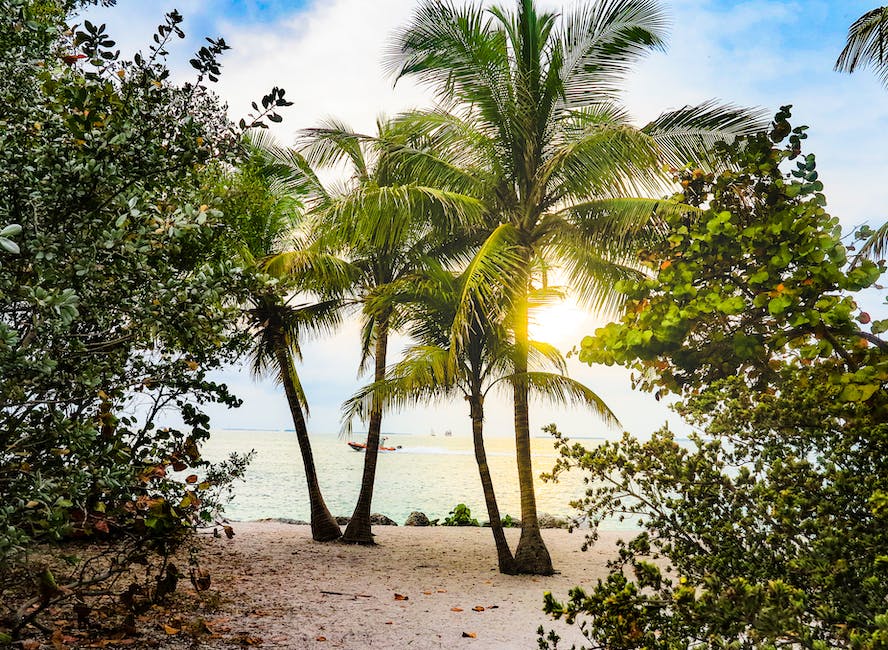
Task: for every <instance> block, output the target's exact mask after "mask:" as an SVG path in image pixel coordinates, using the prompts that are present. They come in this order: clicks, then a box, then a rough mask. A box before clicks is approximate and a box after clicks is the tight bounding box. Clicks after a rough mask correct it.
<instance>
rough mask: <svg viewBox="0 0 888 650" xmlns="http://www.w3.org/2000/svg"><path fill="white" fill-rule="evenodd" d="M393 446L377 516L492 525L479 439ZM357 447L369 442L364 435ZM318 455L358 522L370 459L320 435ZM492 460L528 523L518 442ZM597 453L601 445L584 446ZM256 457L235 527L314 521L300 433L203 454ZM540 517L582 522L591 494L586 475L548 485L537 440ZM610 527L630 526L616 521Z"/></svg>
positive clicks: (249, 437) (380, 472)
mask: <svg viewBox="0 0 888 650" xmlns="http://www.w3.org/2000/svg"><path fill="white" fill-rule="evenodd" d="M385 435H386V436H387V440H386V442H385V444H386V446H392V447H394V446H397V445H400V446H401V449H398V450H397V451H391V452H381V453H380V454H379V462H378V465H377V472H376V484H375V488H374V492H373V512H379V513H382V514H384V515H386V516H388V517H390V518H392V519H394V520H395V521H396V522H397V523H398V524H399V525H400V524H403V523H404V520H405V519H406V518H407V516H408V515H409V514H410V513H411V512H413V511H414V510H418V511H420V512H423V513H425V514H426V515H427V516H428V517H429V519H436V518H437V519H441V520H443V519H444V518H445V517H446V516H447V515H448V513H449V512H450V511H451V510H452V509H453V507H454V506H455V505H456V504H458V503H465V504H466V505H467V506H469V508H470V509H471V511H472V516H473V517H475V518H476V519H478V520H479V521H484V520H486V519H488V517H487V509H486V507H485V505H484V497H483V494H482V491H481V480H480V478H479V476H478V467H477V465H476V463H475V455H474V451H473V447H472V440H471V438H469V437H467V436H465V435H463V436H453V437H447V436H444V435H443V434H442V433H438V434H437V435H431V434H425V435H411V434H385ZM353 440H355V441H358V442H363V439H362V438H361V437H360V436H355V437H353ZM311 441H312V450H313V452H314V457H315V463H316V465H317V469H318V478H319V481H320V484H321V490H322V492H323V494H324V500H325V501H326V503H327V506H328V508H329V509H330V511H331V512H332V513H333V514H334V515H337V516H338V515H344V516H350V515H351V514H352V510H353V508H354V505H355V501H356V500H357V496H358V491H359V488H360V482H361V474H362V470H363V465H364V453H363V452H356V451H354V450H352V449H351V448H350V447H349V446H348V445H347V444H346V441H345V440H344V439H343V438H340V437H339V436H338V435H335V434H327V435H324V434H315V435H312V438H311ZM485 442H486V449H487V458H488V464H489V465H490V472H491V475H492V477H493V483H494V489H495V491H496V496H497V502H498V504H499V509H500V514H501V515H502V516H505V515H506V514H509V515H511V516H512V517H514V518H516V519H517V518H520V515H521V508H520V501H519V494H518V474H517V468H516V465H515V442H514V440H513V439H509V438H491V439H489V440H486V441H485ZM578 442H582V443H583V444H585V445H587V446H596V445H598V444H599V443H600V442H601V441H600V440H595V439H587V440H578ZM250 450H255V457H254V459H253V462H252V463H251V464H250V467H249V469H248V470H247V473H246V476H245V478H244V480H243V481H242V482H240V481H239V482H237V483H236V485H235V487H234V499H233V500H232V501H231V503H230V504H229V505H228V506H227V507H226V510H225V513H226V516H227V517H228V518H230V519H232V520H238V521H250V520H256V519H265V518H285V519H302V520H308V519H309V507H308V499H307V490H306V486H305V475H304V472H303V469H302V457H301V455H300V453H299V446H298V443H297V442H296V434H295V433H294V432H293V431H244V430H225V429H223V430H214V431H213V432H212V435H211V437H210V439H209V441H207V442H206V443H205V445H204V447H203V451H204V457H205V458H207V459H208V460H211V461H218V460H221V459H224V458H226V457H227V456H228V454H230V453H231V452H241V453H243V452H248V451H250ZM531 450H532V454H533V464H534V465H533V469H534V475H535V476H536V477H537V479H536V496H537V510H538V512H540V513H549V514H552V515H557V516H571V515H575V514H576V511H574V510H573V509H572V508H571V507H570V505H569V504H570V501H571V500H572V499H576V498H579V497H581V496H582V495H583V493H584V490H585V486H584V483H583V476H582V475H581V474H580V473H579V472H569V473H567V474H565V475H563V476H562V477H561V478H560V480H559V481H558V482H557V483H551V482H543V481H542V480H541V479H539V475H540V474H541V473H542V472H549V471H551V469H552V467H553V465H554V464H555V461H556V458H557V454H556V452H555V449H554V445H553V440H552V439H551V438H548V437H546V438H542V437H539V438H532V439H531ZM608 527H609V528H618V527H622V526H620V525H619V523H618V522H614V525H613V526H608Z"/></svg>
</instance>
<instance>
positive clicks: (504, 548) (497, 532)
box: [469, 393, 518, 575]
mask: <svg viewBox="0 0 888 650" xmlns="http://www.w3.org/2000/svg"><path fill="white" fill-rule="evenodd" d="M469 403H470V409H471V415H472V439H473V441H474V443H475V460H476V461H477V462H478V473H479V474H480V475H481V488H482V489H483V490H484V501H485V502H486V503H487V516H488V518H489V519H490V530H491V532H492V533H493V541H494V543H495V544H496V561H497V565H498V566H499V571H500V573H505V574H508V575H515V574H516V573H517V572H518V571H517V569H516V567H515V558H513V557H512V551H511V550H510V549H509V542H507V541H506V534H505V532H503V522H502V518H501V517H500V512H499V507H498V506H497V504H496V494H495V493H494V491H493V480H492V479H491V478H490V467H488V465H487V452H486V451H485V450H484V403H483V401H482V397H481V395H479V394H477V393H476V394H475V395H472V396H471V398H470V399H469Z"/></svg>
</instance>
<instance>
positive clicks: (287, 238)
mask: <svg viewBox="0 0 888 650" xmlns="http://www.w3.org/2000/svg"><path fill="white" fill-rule="evenodd" d="M246 147H247V152H248V156H247V158H246V161H245V163H244V164H243V165H242V166H241V168H240V169H239V170H238V171H237V172H236V173H235V175H234V177H233V183H232V184H231V191H229V193H228V199H227V200H228V201H229V202H230V203H232V204H233V205H232V206H231V207H234V208H235V209H233V210H231V211H232V212H235V213H238V212H240V213H241V214H240V219H239V223H238V228H237V230H238V232H237V233H236V237H237V242H238V249H239V256H240V258H241V260H242V261H243V262H245V264H246V265H247V267H248V268H251V269H252V270H253V271H254V277H255V282H254V286H253V288H252V290H251V291H250V293H249V295H248V297H247V303H246V304H245V305H244V308H243V317H244V321H245V323H246V326H247V328H248V330H249V332H250V333H251V335H252V339H253V345H252V348H251V351H250V355H251V364H250V365H251V369H252V371H253V374H254V375H255V376H260V375H264V374H273V375H274V376H275V377H276V379H277V380H278V381H279V382H280V383H281V384H282V385H283V387H284V392H285V394H286V397H287V403H288V404H289V407H290V415H291V416H292V418H293V426H294V428H295V430H296V439H297V441H298V443H299V450H300V453H301V455H302V463H303V467H304V470H305V479H306V482H307V484H308V499H309V506H310V509H311V532H312V538H313V539H315V540H317V541H330V540H333V539H337V538H338V537H340V536H341V534H342V532H341V530H340V529H339V526H338V524H337V523H336V520H335V519H334V518H333V516H332V515H331V514H330V511H329V510H328V508H327V505H326V504H325V502H324V498H323V496H322V494H321V488H320V483H319V481H318V476H317V469H316V467H315V462H314V455H313V453H312V449H311V441H310V439H309V435H308V427H307V425H306V421H305V415H306V414H307V413H308V402H307V399H306V397H305V393H304V391H303V389H302V384H301V382H300V381H299V375H298V373H297V371H296V361H298V360H300V359H301V348H300V338H301V337H302V336H303V335H304V334H306V333H324V332H327V331H329V330H330V329H332V328H333V327H334V326H335V325H336V324H337V323H338V320H339V310H338V300H337V299H335V298H333V299H324V300H318V301H316V302H309V303H303V304H297V303H295V302H294V300H295V295H296V294H295V289H297V285H295V284H294V283H293V282H290V281H288V280H289V278H288V277H286V276H284V277H281V278H273V277H269V275H268V274H267V269H266V268H265V264H264V262H265V260H266V259H267V258H268V257H269V256H271V255H273V254H275V253H277V252H278V251H279V250H280V247H281V246H282V245H284V244H286V243H287V242H292V236H293V233H294V232H295V231H296V229H297V227H298V219H297V215H298V213H299V204H298V200H297V195H298V194H300V193H301V192H302V189H303V188H302V185H301V180H300V179H299V177H298V176H294V175H293V173H292V168H291V167H289V166H288V165H286V164H281V162H280V161H278V160H276V158H279V157H280V156H279V154H278V152H280V148H279V147H277V146H276V145H275V144H274V142H273V141H272V140H271V139H270V138H268V137H267V136H261V135H260V136H255V137H253V139H252V140H251V141H248V142H247V143H246ZM235 206H236V207H235Z"/></svg>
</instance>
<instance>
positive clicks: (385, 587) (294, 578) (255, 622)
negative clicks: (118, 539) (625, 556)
mask: <svg viewBox="0 0 888 650" xmlns="http://www.w3.org/2000/svg"><path fill="white" fill-rule="evenodd" d="M235 531H236V535H235V537H234V538H233V539H230V540H229V539H225V538H219V539H207V540H206V541H205V542H204V544H205V546H206V553H205V554H204V560H203V564H204V566H205V567H206V568H207V569H209V570H210V572H211V574H212V579H213V588H214V590H217V591H218V592H219V593H220V594H221V595H222V598H223V603H222V605H221V609H220V610H219V611H218V612H216V614H214V616H213V617H211V618H212V619H213V620H212V621H211V627H213V628H214V632H216V633H217V634H216V635H215V636H216V638H217V641H216V643H219V644H220V647H224V646H225V645H227V647H231V645H230V644H231V643H232V641H234V640H235V639H239V640H240V643H241V644H243V645H248V644H249V645H252V644H253V643H255V644H256V645H257V646H261V647H274V648H535V647H537V634H536V630H537V627H538V626H540V625H543V626H544V627H545V628H546V629H547V630H548V629H555V630H556V631H557V632H558V634H560V635H561V637H562V639H563V641H562V645H561V647H570V645H571V644H572V643H579V642H581V641H582V636H581V635H580V633H579V630H578V629H577V627H576V626H569V625H566V624H565V623H563V622H561V621H554V620H552V619H551V618H549V617H547V616H546V615H544V614H543V612H542V602H543V600H542V599H543V593H544V592H545V591H551V592H552V593H553V594H555V595H556V596H557V597H561V598H564V597H566V596H567V592H568V590H569V589H570V588H571V587H573V586H575V585H585V586H593V585H594V584H595V582H596V580H597V578H599V577H602V576H603V575H604V574H605V571H606V569H605V563H606V561H607V560H608V559H609V558H612V557H614V554H615V551H614V542H615V541H616V539H617V538H618V537H620V536H621V535H620V534H618V533H603V534H602V539H601V540H600V541H599V542H598V543H597V544H596V545H595V547H594V548H591V549H589V550H588V551H586V552H582V551H581V550H580V547H581V545H582V543H583V533H582V532H581V531H578V532H575V533H568V532H567V531H566V530H560V529H552V530H544V531H543V537H544V539H545V541H546V544H547V546H548V548H549V552H550V553H551V555H552V561H553V564H554V566H555V569H556V571H557V572H558V573H556V575H554V576H549V577H541V576H505V575H501V574H500V573H498V572H497V571H496V555H495V551H494V546H493V538H492V536H491V534H490V530H489V529H486V528H450V527H431V528H428V527H425V528H421V527H374V532H375V533H376V540H377V546H375V547H362V546H351V545H344V544H339V543H329V544H320V543H316V542H313V541H312V540H311V535H310V531H309V528H308V527H307V526H299V525H289V524H282V523H275V522H261V523H240V524H236V526H235ZM507 532H508V533H509V540H510V543H511V544H512V547H513V548H514V545H515V543H516V542H517V539H518V533H519V531H517V530H508V531H507ZM622 536H625V533H623V534H622ZM189 587H190V585H189ZM396 594H399V595H400V596H403V597H406V598H405V599H403V600H402V599H399V598H398V597H397V596H396ZM481 607H483V608H484V609H483V611H474V610H473V608H481ZM220 633H221V634H220ZM463 633H469V634H474V635H475V637H474V638H471V637H466V636H463ZM225 642H227V644H226V643H225ZM213 645H215V644H213Z"/></svg>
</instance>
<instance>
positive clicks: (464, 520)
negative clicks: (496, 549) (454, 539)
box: [441, 503, 480, 526]
mask: <svg viewBox="0 0 888 650" xmlns="http://www.w3.org/2000/svg"><path fill="white" fill-rule="evenodd" d="M441 525H442V526H478V525H480V524H478V520H477V519H474V518H473V517H472V511H471V510H470V509H469V507H468V506H467V505H466V504H465V503H458V504H456V506H454V508H453V510H451V511H450V514H449V515H448V516H447V517H445V518H444V521H443V522H442V523H441Z"/></svg>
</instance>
